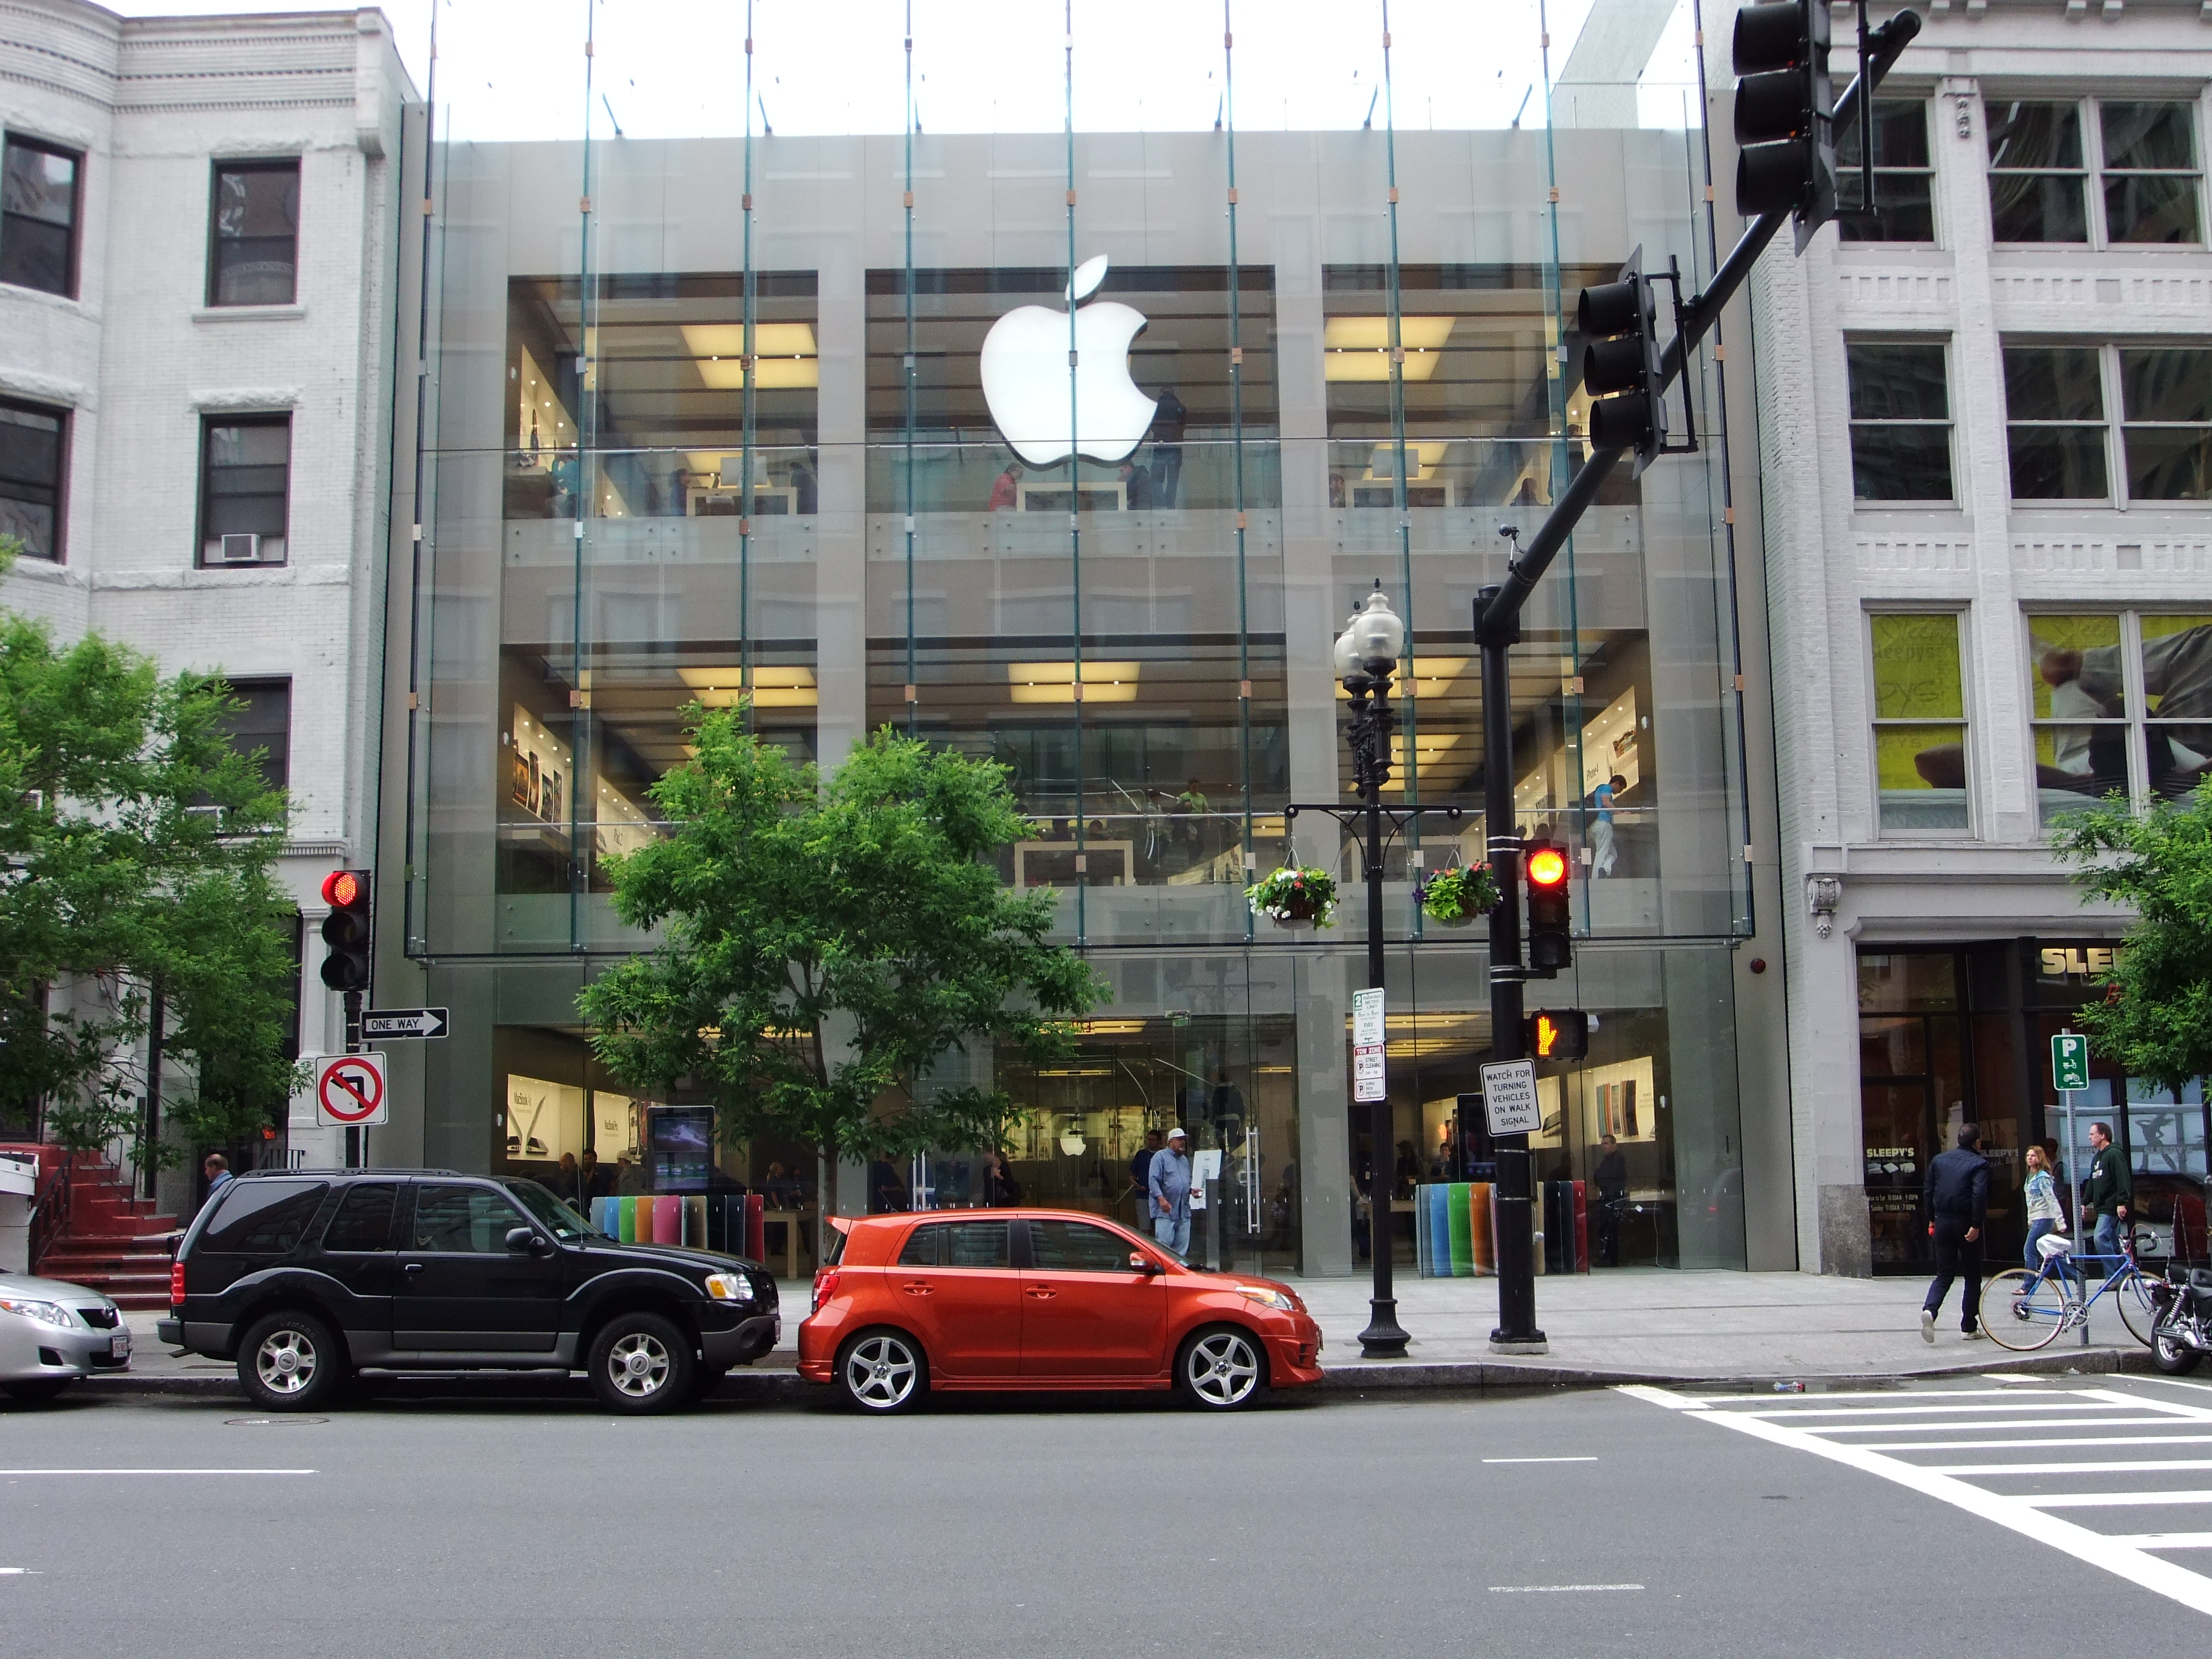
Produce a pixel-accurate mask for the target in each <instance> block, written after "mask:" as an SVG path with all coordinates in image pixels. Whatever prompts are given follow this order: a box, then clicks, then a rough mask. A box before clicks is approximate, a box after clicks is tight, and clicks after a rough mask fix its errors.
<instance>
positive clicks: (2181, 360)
mask: <svg viewBox="0 0 2212 1659" xmlns="http://www.w3.org/2000/svg"><path fill="white" fill-rule="evenodd" d="M2004 374H2005V409H2006V418H2007V422H2008V426H2007V433H2008V451H2009V454H2010V458H2011V463H2012V495H2013V499H2014V500H2015V501H2117V504H2118V505H2119V506H2122V507H2126V506H2130V505H2131V504H2134V503H2136V502H2142V501H2205V500H2208V499H2212V347H2204V346H2148V345H2145V346H2131V345H2015V344H2011V343H2007V344H2006V346H2005V348H2004ZM2114 404H2118V408H2119V410H2120V434H2119V446H2120V447H2119V453H2120V455H2121V458H2122V461H2123V465H2121V466H2120V467H2119V468H2118V469H2117V471H2118V485H2119V487H2118V490H2117V491H2115V489H2114V488H2113V482H2112V480H2113V472H2114V469H2113V468H2112V465H2111V464H2110V458H2111V455H2112V440H2111V437H2110V428H2111V424H2112V423H2111V419H2110V416H2108V414H2107V411H2108V410H2110V409H2111V408H2112V406H2113V405H2114Z"/></svg>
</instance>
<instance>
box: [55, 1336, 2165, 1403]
mask: <svg viewBox="0 0 2212 1659" xmlns="http://www.w3.org/2000/svg"><path fill="white" fill-rule="evenodd" d="M2153 1369H2154V1367H2153V1366H2152V1364H2151V1358H2150V1355H2149V1353H2148V1352H2147V1351H2145V1350H2142V1349H2131V1350H2123V1349H2119V1348H2101V1347H2100V1348H2087V1349H2081V1348H2069V1349H2068V1350H2067V1351H2066V1352H2063V1353H2033V1354H2007V1355H2005V1356H2004V1357H2003V1358H1991V1359H1976V1360H1968V1361H1964V1362H1961V1363H1959V1364H1944V1365H1923V1366H1917V1367H1914V1368H1911V1369H1907V1370H1892V1371H1797V1372H1790V1371H1762V1372H1759V1373H1757V1374H1755V1375H1747V1374H1743V1373H1729V1372H1726V1371H1718V1370H1714V1371H1694V1372H1684V1371H1653V1370H1607V1369H1602V1368H1599V1367H1593V1366H1582V1365H1547V1364H1528V1363H1526V1362H1516V1361H1509V1360H1440V1361H1436V1362H1433V1363H1431V1362H1427V1361H1419V1360H1415V1361H1407V1360H1403V1359H1385V1360H1373V1361H1369V1362H1365V1363H1361V1364H1344V1365H1331V1366H1326V1367H1324V1368H1323V1370H1322V1379H1321V1381H1320V1382H1319V1383H1316V1384H1314V1385H1313V1389H1312V1392H1313V1393H1315V1394H1319V1395H1349V1396H1352V1397H1359V1396H1363V1395H1369V1394H1385V1395H1419V1394H1452V1395H1498V1394H1528V1393H1532V1392H1535V1391H1538V1390H1559V1389H1610V1388H1618V1387H1620V1386H1621V1385H1623V1384H1627V1383H1642V1384H1644V1385H1646V1386H1655V1387H1659V1388H1674V1389H1729V1390H1732V1391H1735V1392H1737V1393H1753V1394H1765V1393H1769V1392H1771V1393H1777V1394H1795V1393H1798V1392H1801V1391H1803V1392H1811V1393H1823V1392H1826V1391H1829V1390H1832V1389H1881V1388H1889V1387H1893V1386H1895V1385H1897V1384H1899V1383H1911V1382H1915V1381H1926V1380H1929V1379H1940V1378H1942V1377H1960V1376H1983V1375H1986V1374H1987V1373H1990V1372H1992V1371H1997V1372H2011V1373H2027V1374H2030V1375H2035V1376H2064V1375H2066V1374H2067V1373H2068V1372H2077V1373H2083V1374H2092V1375H2112V1374H2114V1373H2120V1372H2132V1371H2148V1370H2153ZM525 1379H527V1382H528V1383H529V1384H530V1385H532V1387H533V1388H534V1389H546V1388H551V1387H558V1386H561V1385H562V1384H564V1383H567V1382H568V1381H569V1380H570V1379H569V1378H566V1377H561V1378H556V1377H555V1376H552V1375H551V1374H550V1373H547V1372H543V1371H535V1372H507V1373H501V1372H483V1371H478V1372H474V1373H471V1374H470V1375H468V1376H466V1377H446V1378H442V1379H441V1380H442V1381H444V1382H447V1383H460V1384H462V1385H463V1386H464V1387H482V1386H483V1385H485V1384H487V1383H489V1384H491V1385H492V1386H495V1387H497V1388H500V1389H507V1390H511V1389H514V1388H515V1387H516V1386H517V1385H518V1383H523V1382H524V1381H525ZM411 1380H414V1381H417V1382H419V1381H424V1380H428V1379H427V1378H424V1377H422V1376H419V1375H418V1376H416V1377H415V1378H413V1379H411ZM77 1386H78V1388H79V1389H82V1390H83V1391H84V1392H85V1393H87V1394H89V1395H94V1396H100V1395H192V1396H202V1397H207V1398H222V1399H231V1400H243V1399H244V1398H245V1391H244V1390H243V1389H240V1387H239V1385H238V1379H237V1378H236V1377H235V1376H233V1375H232V1374H231V1373H229V1372H228V1371H166V1372H165V1371H141V1372H129V1371H125V1372H122V1373H120V1374H116V1373H110V1374H107V1375H105V1376H90V1377H87V1378H85V1379H83V1381H82V1382H81V1383H79V1384H78V1385H77ZM709 1398H711V1399H714V1400H721V1401H745V1402H748V1403H750V1404H753V1405H763V1406H766V1405H788V1404H790V1403H792V1402H793V1401H806V1400H826V1399H828V1398H829V1391H828V1390H827V1389H820V1388H817V1387H816V1386H815V1385H813V1384H811V1383H807V1382H805V1381H804V1380H803V1379H802V1378H801V1377H800V1376H799V1373H798V1372H797V1371H795V1370H787V1369H776V1370H734V1371H732V1372H731V1373H730V1375H729V1376H727V1377H726V1378H725V1379H723V1383H722V1386H721V1387H720V1389H716V1390H715V1392H714V1394H713V1395H710V1396H709Z"/></svg>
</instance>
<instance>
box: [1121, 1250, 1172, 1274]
mask: <svg viewBox="0 0 2212 1659" xmlns="http://www.w3.org/2000/svg"><path fill="white" fill-rule="evenodd" d="M1129 1270H1130V1272H1132V1273H1143V1274H1144V1275H1145V1276H1146V1278H1152V1277H1155V1276H1157V1275H1158V1274H1160V1273H1165V1272H1166V1271H1167V1269H1166V1268H1165V1267H1162V1266H1160V1264H1159V1263H1158V1262H1157V1261H1153V1260H1152V1257H1150V1256H1148V1255H1146V1254H1145V1253H1144V1252H1143V1251H1142V1250H1132V1251H1130V1252H1129Z"/></svg>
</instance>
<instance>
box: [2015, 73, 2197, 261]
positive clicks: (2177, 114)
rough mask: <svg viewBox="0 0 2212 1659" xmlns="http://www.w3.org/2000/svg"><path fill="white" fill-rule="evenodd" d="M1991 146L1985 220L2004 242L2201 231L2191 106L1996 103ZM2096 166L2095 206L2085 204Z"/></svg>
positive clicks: (2169, 236)
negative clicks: (2097, 202)
mask: <svg viewBox="0 0 2212 1659" xmlns="http://www.w3.org/2000/svg"><path fill="white" fill-rule="evenodd" d="M1989 145H1990V234H1992V235H1993V236H1994V237H1995V238H1996V240H1998V241H2000V242H2081V243H2084V244H2087V243H2090V242H2092V241H2094V242H2096V243H2097V244H2098V245H2099V246H2120V245H2124V244H2130V243H2140V242H2179V243H2198V242H2202V241H2203V239H2204V238H2203V221H2202V218H2201V216H2200V209H2199V201H2198V198H2199V194H2200V191H2201V189H2202V185H2203V178H2202V174H2201V173H2200V171H2199V169H2198V167H2197V121H2196V113H2195V110H2194V108H2193V106H2191V105H2188V104H2185V103H2120V102H2105V101H2102V100H2090V101H2088V102H2087V103H2083V102H2079V101H2075V100H2064V101H2043V102H2031V101H2025V100H2020V101H2014V102H2010V103H1998V104H1992V105H1990V106H1989ZM2091 173H2095V174H2096V175H2097V183H2098V186H2099V192H2098V193H2099V198H2100V202H2101V210H2100V211H2093V210H2092V208H2091V204H2090V198H2089V181H2090V174H2091Z"/></svg>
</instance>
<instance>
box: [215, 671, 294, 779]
mask: <svg viewBox="0 0 2212 1659" xmlns="http://www.w3.org/2000/svg"><path fill="white" fill-rule="evenodd" d="M223 684H226V685H228V687H229V688H230V690H231V694H232V695H233V696H246V694H247V693H249V692H255V691H272V690H276V688H277V687H279V686H282V687H283V691H284V729H283V740H284V746H283V752H282V753H278V752H276V747H275V745H274V744H270V745H269V747H270V756H269V759H270V761H272V762H274V763H276V773H277V775H276V777H275V778H274V779H271V778H270V775H269V771H268V769H267V768H266V767H264V769H263V771H262V775H261V776H262V781H263V783H264V784H265V785H266V786H267V787H269V788H271V789H283V790H289V789H290V788H291V787H292V684H293V682H292V676H291V675H289V674H241V675H236V676H226V677H225V678H224V681H223ZM257 735H259V734H256V733H254V732H238V731H235V730H233V729H231V728H229V727H228V726H225V728H224V736H225V738H226V739H227V740H228V742H229V744H230V745H231V747H232V749H233V750H234V751H236V752H238V753H240V754H241V755H242V756H244V757H247V758H251V757H252V750H250V749H247V750H240V748H239V739H240V738H241V737H245V738H253V737H255V736H257Z"/></svg>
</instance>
